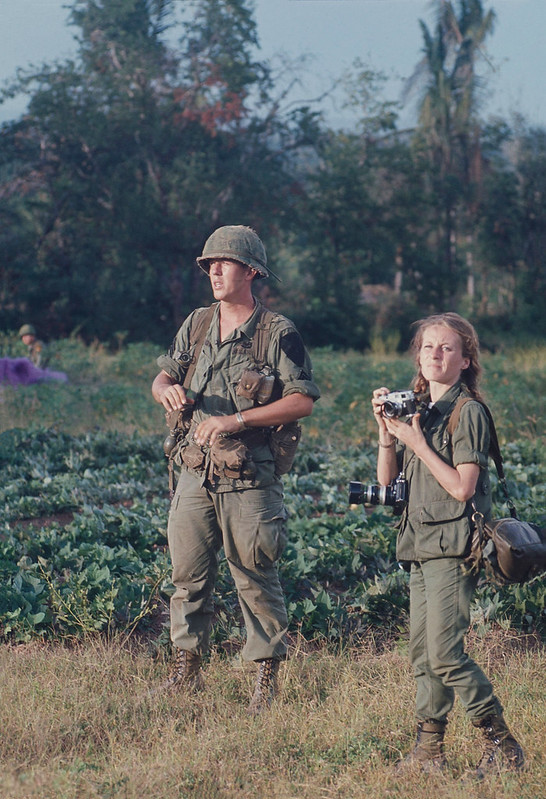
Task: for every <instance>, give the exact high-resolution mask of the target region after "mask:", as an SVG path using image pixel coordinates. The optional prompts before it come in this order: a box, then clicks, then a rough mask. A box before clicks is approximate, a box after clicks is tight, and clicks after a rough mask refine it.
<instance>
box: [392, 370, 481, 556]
mask: <svg viewBox="0 0 546 799" xmlns="http://www.w3.org/2000/svg"><path fill="white" fill-rule="evenodd" d="M462 396H467V392H466V389H465V388H464V387H463V385H462V384H461V383H460V382H458V383H456V384H455V385H454V386H452V387H451V388H450V389H449V390H448V391H446V393H445V394H444V395H443V396H442V397H441V398H440V399H439V400H438V401H437V402H435V403H434V405H432V406H431V408H430V411H429V413H428V415H427V416H426V418H425V421H424V422H422V430H423V433H424V436H425V438H426V441H427V443H428V445H429V446H430V447H431V448H432V449H433V450H434V451H435V452H436V453H437V454H438V455H439V456H440V458H442V460H443V461H445V462H446V463H447V464H449V465H450V466H453V467H457V466H458V465H459V464H461V463H476V464H477V465H478V466H479V467H480V473H479V477H478V482H477V485H476V492H475V495H474V498H473V500H469V501H468V502H461V501H459V500H457V499H455V498H454V497H452V496H451V494H449V493H448V492H447V491H446V490H445V489H444V488H442V486H441V485H440V483H439V482H438V481H437V480H436V478H435V477H434V476H433V475H432V473H431V472H430V470H429V469H428V467H427V466H425V464H424V463H423V462H422V461H421V460H420V459H419V458H417V457H416V455H415V454H414V453H413V451H412V450H411V449H406V448H405V447H404V446H403V445H398V447H397V456H398V465H399V467H400V469H401V470H403V471H404V474H405V476H406V479H407V481H408V484H409V485H408V488H409V499H408V505H407V507H406V508H405V510H404V512H403V514H402V516H401V518H400V519H399V521H398V524H397V527H398V538H397V545H396V556H397V559H398V560H399V561H401V562H408V561H425V560H431V559H433V558H442V557H450V558H451V557H465V556H466V555H467V554H468V553H469V548H470V539H471V529H472V521H471V516H472V512H473V510H472V507H471V506H472V501H473V502H474V503H475V505H476V507H477V509H478V510H479V511H481V513H483V515H484V517H485V518H486V519H488V518H490V515H491V486H490V482H489V473H488V451H489V435H490V434H489V419H488V417H487V414H486V412H485V410H484V408H483V405H481V403H480V402H478V401H469V402H467V403H465V404H464V405H463V407H462V409H461V415H460V418H459V423H458V425H457V427H456V429H455V430H454V432H453V435H452V436H450V434H449V432H448V430H447V425H448V422H449V417H450V415H451V413H452V411H453V409H454V407H455V405H456V403H457V400H458V399H459V398H460V397H462Z"/></svg>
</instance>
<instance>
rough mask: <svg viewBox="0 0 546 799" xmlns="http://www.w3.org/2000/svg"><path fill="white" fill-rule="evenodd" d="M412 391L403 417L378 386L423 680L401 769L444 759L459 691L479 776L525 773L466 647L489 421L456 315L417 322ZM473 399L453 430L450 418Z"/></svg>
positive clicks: (381, 476)
mask: <svg viewBox="0 0 546 799" xmlns="http://www.w3.org/2000/svg"><path fill="white" fill-rule="evenodd" d="M412 351H413V354H414V357H415V361H416V367H417V375H416V377H415V380H414V389H415V392H416V394H417V395H418V397H419V400H420V406H419V407H420V408H421V409H422V411H421V412H420V413H417V414H415V415H414V416H412V417H411V419H410V420H408V421H407V422H406V421H401V420H400V419H398V418H392V419H390V418H386V417H385V416H384V415H383V413H382V399H381V398H382V397H383V396H384V395H385V394H387V393H388V389H387V388H385V387H381V388H378V389H376V390H375V391H374V392H373V399H372V405H373V412H374V415H375V418H376V421H377V425H378V427H379V452H378V462H377V477H378V481H379V483H381V484H382V485H388V484H389V483H390V482H391V480H392V479H393V478H395V477H396V476H397V475H398V474H399V473H400V472H401V471H403V472H404V475H405V478H406V480H407V481H408V488H409V495H408V503H407V506H406V507H405V509H404V510H403V512H402V515H401V517H400V519H399V521H398V524H397V527H398V538H397V549H396V555H397V558H398V560H399V561H400V562H401V563H402V565H403V566H404V567H405V568H407V569H408V571H409V572H410V642H409V650H410V658H411V663H412V666H413V670H414V675H415V679H416V684H417V697H416V703H417V707H416V719H417V739H416V743H415V746H414V748H413V750H412V751H411V752H410V753H409V754H408V755H407V756H406V757H405V758H404V759H403V760H402V761H401V762H400V763H399V765H398V768H399V769H401V768H405V767H411V768H418V769H422V770H426V771H431V770H436V769H442V768H444V767H445V765H446V760H445V756H444V750H443V742H444V734H445V729H446V725H447V718H448V714H449V712H450V710H451V708H452V706H453V702H454V698H455V694H457V695H458V696H459V697H460V700H461V702H462V703H463V705H464V707H465V710H466V712H467V714H468V717H469V718H470V720H471V722H472V724H473V725H474V726H475V727H477V728H479V729H480V730H481V731H482V732H483V734H484V738H485V750H484V753H483V755H482V757H481V760H480V762H479V764H478V766H477V773H476V776H477V777H478V778H481V777H483V776H484V775H485V774H486V773H489V772H491V771H496V770H497V769H499V768H505V767H508V768H511V769H520V768H521V767H522V766H523V762H524V758H523V751H522V749H521V746H520V745H519V743H518V742H517V741H516V739H515V738H514V737H513V736H512V734H511V733H510V731H509V729H508V727H507V726H506V723H505V721H504V718H503V712H502V707H501V704H500V702H499V700H498V699H497V697H496V696H495V694H494V693H493V687H492V685H491V683H490V682H489V680H488V679H487V677H486V676H485V674H484V673H483V671H482V670H481V669H480V668H479V666H478V665H477V664H476V663H475V662H474V661H473V660H472V659H471V658H470V657H469V656H468V655H467V654H466V653H465V651H464V636H465V633H466V631H467V630H468V626H469V622H470V603H471V600H472V596H473V593H474V590H475V588H476V583H477V576H476V575H474V574H470V573H467V572H466V571H465V570H464V568H462V567H463V561H464V558H465V557H466V556H467V555H468V553H469V549H470V540H471V528H472V521H471V515H472V503H474V504H475V506H476V508H477V509H478V510H479V511H481V513H483V514H484V516H485V517H486V518H488V517H489V516H490V511H491V488H490V484H489V477H488V470H487V458H488V450H489V422H488V418H487V415H486V412H485V410H484V408H483V406H482V405H481V403H480V402H479V400H480V394H479V390H478V383H479V378H480V373H481V367H480V364H479V344H478V338H477V335H476V331H475V330H474V328H473V327H472V325H471V324H470V323H469V322H467V321H466V320H465V319H463V318H462V317H461V316H459V315H458V314H455V313H444V314H438V315H434V316H430V317H428V318H426V319H423V320H421V321H420V322H418V323H417V332H416V334H415V337H414V339H413V342H412ZM464 396H470V397H472V398H473V399H475V400H476V401H475V402H472V401H470V402H466V403H465V404H464V406H463V407H462V409H461V414H460V419H459V423H458V425H457V427H456V429H455V430H454V431H453V434H452V435H450V433H449V432H448V430H447V425H448V422H449V417H450V415H451V413H452V411H453V409H454V407H455V405H456V404H457V401H458V400H459V398H461V397H464Z"/></svg>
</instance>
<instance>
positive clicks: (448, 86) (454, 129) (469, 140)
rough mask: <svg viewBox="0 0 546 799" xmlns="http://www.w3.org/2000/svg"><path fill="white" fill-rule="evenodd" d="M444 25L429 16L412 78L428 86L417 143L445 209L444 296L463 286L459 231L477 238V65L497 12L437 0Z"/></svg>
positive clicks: (476, 0) (466, 0)
mask: <svg viewBox="0 0 546 799" xmlns="http://www.w3.org/2000/svg"><path fill="white" fill-rule="evenodd" d="M435 6H436V7H435V11H436V25H435V28H434V31H433V32H431V30H429V28H428V27H427V25H426V24H425V23H424V22H423V21H422V20H421V21H420V25H421V31H422V34H423V58H422V60H421V61H420V63H419V64H418V66H417V68H416V70H415V72H414V74H413V75H412V77H411V78H410V81H409V83H408V91H410V90H411V89H412V88H415V87H418V88H420V90H421V94H420V101H419V117H418V125H417V128H416V132H415V138H414V143H415V146H416V148H417V151H418V152H419V154H420V157H421V158H422V160H423V164H424V169H425V172H426V175H427V177H428V181H429V189H430V191H431V193H432V195H433V196H434V197H435V198H436V199H435V202H434V203H433V207H435V208H437V209H439V211H440V219H439V220H438V222H439V224H437V225H436V234H435V239H436V245H435V249H436V251H437V255H438V264H437V266H438V272H439V276H440V281H441V290H440V294H442V293H445V289H446V287H447V286H449V290H448V293H449V295H450V296H451V298H452V299H453V297H454V295H455V293H456V289H457V286H458V282H459V280H458V278H459V271H458V270H457V254H456V241H457V233H458V232H460V233H463V234H464V235H465V238H466V240H468V236H471V232H470V230H469V229H467V230H465V228H469V225H468V220H469V219H470V218H471V217H472V210H473V208H475V204H476V202H477V198H478V193H479V187H480V183H481V169H482V157H481V151H480V134H481V124H480V119H479V108H478V100H479V97H480V90H481V88H482V85H481V81H480V78H479V76H478V75H477V74H476V64H477V62H478V60H479V59H480V58H483V57H484V56H485V53H484V50H483V43H484V41H485V39H486V37H487V36H488V34H489V33H491V32H492V30H493V26H494V21H495V12H494V11H493V10H489V11H485V10H484V8H483V3H482V0H459V2H458V4H457V6H456V7H455V3H454V2H453V1H452V0H435Z"/></svg>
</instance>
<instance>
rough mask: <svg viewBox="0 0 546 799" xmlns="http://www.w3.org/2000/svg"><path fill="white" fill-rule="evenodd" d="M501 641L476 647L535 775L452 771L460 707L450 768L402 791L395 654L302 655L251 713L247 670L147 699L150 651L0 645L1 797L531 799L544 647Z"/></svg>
mask: <svg viewBox="0 0 546 799" xmlns="http://www.w3.org/2000/svg"><path fill="white" fill-rule="evenodd" d="M528 644H529V641H528V640H527V641H526V640H524V639H521V638H519V637H518V636H514V635H513V634H509V633H502V632H500V631H499V632H497V633H495V634H490V635H489V636H488V638H486V639H483V640H478V639H475V640H474V639H473V640H472V641H471V643H470V646H471V649H472V652H473V654H474V656H475V657H476V658H477V659H478V660H479V662H481V663H482V664H484V665H485V666H486V667H487V668H488V670H489V673H490V675H491V676H492V678H493V679H494V682H495V686H496V689H497V692H498V694H499V696H500V698H501V700H502V701H503V703H504V705H505V709H506V715H507V718H508V720H509V721H510V723H511V725H512V727H513V728H514V730H515V731H516V732H517V735H518V737H520V738H521V741H522V743H523V745H524V748H525V750H526V754H527V761H528V764H529V768H528V770H527V772H526V773H525V774H524V775H517V776H514V775H503V776H499V777H496V778H494V779H491V780H488V781H486V782H484V783H482V784H480V785H473V784H471V785H469V784H465V783H464V782H463V780H462V775H463V774H464V773H465V771H466V770H467V769H468V768H469V766H470V765H471V764H472V763H474V762H475V761H476V759H477V757H478V756H479V753H480V745H479V741H478V738H477V736H476V733H475V731H474V730H473V729H472V728H471V725H470V724H469V723H468V721H467V720H466V719H465V718H464V715H463V713H462V711H461V708H460V706H458V705H456V708H455V711H454V713H453V718H452V722H451V724H450V725H449V727H448V736H447V747H448V753H449V760H450V771H449V772H448V774H447V775H445V776H442V777H431V776H425V775H415V776H412V777H410V778H406V777H405V778H404V779H403V780H400V779H399V778H397V777H396V775H395V774H394V773H393V769H392V764H393V763H394V762H395V760H396V759H397V757H398V756H399V754H400V752H405V751H406V750H407V749H408V748H409V747H410V746H411V743H412V738H413V680H412V677H411V674H410V671H409V667H408V664H407V660H406V656H405V653H404V651H403V649H404V644H403V642H400V643H399V644H398V645H393V646H392V647H390V648H387V649H383V650H382V651H377V649H375V648H373V647H372V645H371V644H368V645H366V644H365V645H363V646H359V647H357V646H355V647H352V648H347V649H346V650H344V651H342V652H339V653H332V652H330V651H328V650H327V649H319V650H315V651H309V650H308V651H305V649H304V647H299V646H296V647H295V650H294V653H293V656H292V658H291V659H290V660H289V661H288V662H287V663H285V664H283V667H282V671H281V696H280V698H279V699H278V700H277V702H276V703H275V704H274V706H273V708H272V710H271V711H270V713H268V714H266V715H265V716H262V717H260V718H258V719H252V718H249V717H247V716H246V714H245V705H246V702H247V701H248V698H249V696H250V693H251V690H252V685H253V679H254V667H253V666H252V665H250V666H242V665H241V664H240V663H238V661H236V660H235V661H233V662H231V663H229V662H227V661H225V660H223V659H221V658H220V657H219V656H217V655H213V657H212V658H211V662H210V664H208V665H207V667H206V681H207V688H206V691H205V692H204V693H202V694H200V695H199V696H197V697H187V696H184V695H181V694H177V695H175V696H163V695H161V696H159V698H158V697H155V698H152V697H150V695H149V693H148V687H149V686H150V685H151V684H155V683H157V682H158V681H159V680H160V679H161V677H162V675H163V674H164V673H165V670H166V668H167V667H166V664H165V663H162V662H160V661H154V660H153V659H152V658H151V657H150V655H149V653H148V650H147V649H146V647H145V646H144V645H142V646H138V647H137V646H135V645H134V646H133V648H132V649H128V648H122V647H121V646H120V645H119V643H117V642H110V643H106V642H104V641H101V640H90V641H87V642H85V644H82V645H80V646H77V647H75V648H66V647H62V646H51V647H49V646H47V647H46V646H40V645H38V644H33V645H28V646H19V647H16V646H4V647H3V648H2V649H1V650H0V680H1V683H2V703H1V708H0V724H1V738H0V741H1V742H0V753H1V765H2V769H1V772H0V796H1V797H2V799H4V798H5V799H8V797H9V799H31V797H32V799H34V798H36V799H38V797H39V799H65V798H66V799H80V797H81V798H82V799H84V798H85V799H87V798H88V797H89V799H91V797H93V799H94V798H95V797H101V798H102V799H107V798H112V797H119V799H137V798H138V799H141V798H142V797H147V798H149V799H175V798H176V799H215V798H216V797H218V799H219V798H220V797H221V798H222V799H231V798H232V797H238V798H239V799H240V797H245V799H254V797H255V798H256V799H263V798H264V797H268V798H269V797H275V799H307V797H309V799H311V797H312V799H334V798H335V799H358V797H366V798H367V799H380V797H381V798H383V797H399V799H402V798H404V799H413V798H415V799H418V798H419V799H421V798H422V797H423V796H425V797H429V796H434V797H438V799H444V798H445V799H448V797H449V799H451V798H452V797H455V799H456V798H457V797H461V798H462V797H465V799H473V797H480V799H499V797H513V798H514V799H541V797H545V796H546V793H545V789H544V785H545V784H546V766H545V765H544V741H545V740H546V721H545V717H544V707H543V700H544V689H545V682H546V677H545V674H546V653H545V650H544V647H543V646H541V645H539V644H537V643H536V642H531V644H532V645H528Z"/></svg>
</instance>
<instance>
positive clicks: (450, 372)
mask: <svg viewBox="0 0 546 799" xmlns="http://www.w3.org/2000/svg"><path fill="white" fill-rule="evenodd" d="M469 365H470V359H469V358H463V342H462V339H461V337H460V336H459V334H458V333H456V332H455V331H454V330H452V329H451V328H450V327H447V326H446V325H431V326H430V327H427V328H425V330H424V331H423V340H422V342H421V348H420V350H419V366H420V367H421V372H422V375H423V377H424V378H425V380H427V381H428V382H429V383H437V384H439V385H441V386H443V387H444V388H445V389H447V388H449V387H450V386H453V385H454V384H455V383H456V382H457V380H459V378H460V376H461V372H462V371H463V370H464V369H467V368H468V366H469Z"/></svg>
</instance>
